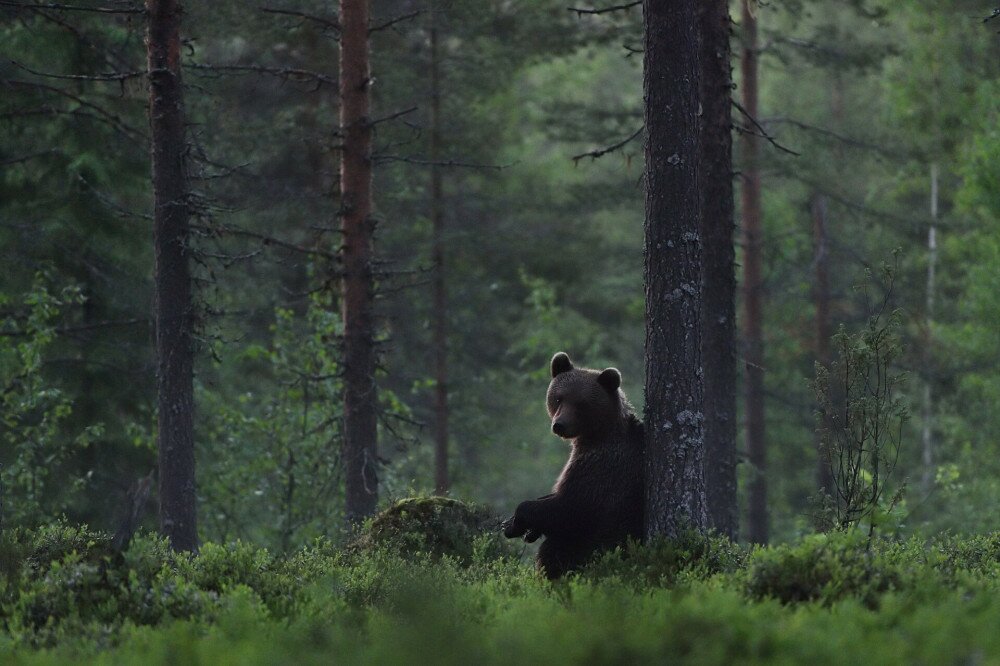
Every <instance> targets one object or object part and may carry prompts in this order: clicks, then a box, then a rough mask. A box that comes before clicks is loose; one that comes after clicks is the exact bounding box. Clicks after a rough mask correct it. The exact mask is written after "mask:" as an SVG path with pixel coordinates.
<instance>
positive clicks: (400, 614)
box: [0, 524, 1000, 666]
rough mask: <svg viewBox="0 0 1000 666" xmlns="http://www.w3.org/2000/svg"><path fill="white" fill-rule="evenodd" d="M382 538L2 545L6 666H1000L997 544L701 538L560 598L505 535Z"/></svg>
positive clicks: (599, 572) (36, 534)
mask: <svg viewBox="0 0 1000 666" xmlns="http://www.w3.org/2000/svg"><path fill="white" fill-rule="evenodd" d="M383 527H384V526H383ZM460 531H461V530H459V532H460ZM382 532H383V533H382V534H379V533H377V532H371V533H369V536H368V537H367V538H365V539H361V540H358V541H355V542H354V543H353V544H351V545H349V546H346V547H336V546H334V545H332V544H329V543H326V542H318V543H317V544H315V545H314V546H313V547H310V548H306V549H303V550H300V551H297V552H295V553H292V554H290V555H287V556H281V557H277V556H273V555H271V554H269V553H268V552H267V551H264V550H261V549H258V548H255V547H253V546H250V545H247V544H240V543H235V544H229V545H226V546H221V545H215V544H205V545H203V546H202V548H201V550H200V553H199V554H198V555H197V556H188V555H175V554H172V553H171V552H170V551H169V549H168V548H167V547H166V544H165V542H164V541H163V540H161V539H159V538H157V537H155V536H150V535H143V536H139V537H137V538H136V539H135V540H134V541H133V543H132V545H131V547H130V548H129V549H128V550H127V551H126V552H125V553H124V554H115V553H113V552H111V551H109V550H108V540H107V539H106V537H104V536H102V535H99V534H96V533H93V532H90V531H87V530H86V529H81V528H76V527H71V526H66V525H52V526H48V527H44V528H41V529H39V530H34V531H24V530H14V531H8V533H7V534H5V535H4V537H3V540H2V541H0V546H2V547H0V566H2V571H3V574H4V575H3V576H2V577H0V622H2V624H0V662H2V663H4V664H62V663H80V662H93V663H101V664H136V663H141V664H144V665H147V666H152V665H154V664H277V663H295V664H309V663H331V662H336V663H376V664H405V663H418V664H422V663H432V664H494V663H498V664H499V663H539V664H540V663H545V664H553V663H578V664H603V663H615V664H618V663H630V664H631V663H648V662H664V661H671V662H683V663H697V664H731V663H809V664H825V663H831V664H832V663H836V664H848V663H850V664H860V663H865V664H883V663H884V664H889V663H892V664H896V663H927V664H936V663H974V664H980V663H1000V632H998V631H996V628H997V627H998V626H1000V595H998V594H997V589H998V585H997V581H998V580H1000V534H992V535H985V536H978V537H971V538H966V539H958V538H944V539H939V540H934V541H926V542H924V541H918V540H909V541H905V542H900V541H895V540H892V539H876V540H874V541H872V542H870V543H869V542H868V540H867V539H866V538H865V537H864V535H862V534H860V533H838V534H828V535H813V536H809V537H805V538H803V539H802V540H800V541H799V542H797V543H795V544H786V545H780V546H774V547H768V548H758V549H753V550H747V549H745V548H743V547H741V546H737V545H734V544H732V543H730V542H728V541H727V540H725V539H721V538H705V537H699V536H694V535H692V536H689V537H685V538H683V539H681V540H679V541H674V542H666V541H664V542H660V543H656V544H653V545H649V546H643V547H639V546H635V547H631V548H629V549H626V550H625V551H624V552H616V553H612V554H609V555H608V556H606V557H604V558H603V559H601V560H600V561H598V562H596V563H595V564H594V565H592V566H591V567H589V568H588V569H587V570H586V571H585V572H584V573H583V574H582V575H580V576H574V577H572V578H570V579H568V580H563V581H559V582H557V583H554V584H553V583H549V582H547V581H545V580H543V579H542V578H541V577H540V576H539V575H538V574H537V573H536V572H535V571H534V570H533V569H532V567H531V566H530V563H526V562H523V561H522V558H521V557H519V552H520V551H511V550H510V549H509V545H508V544H506V543H504V542H502V541H501V540H500V539H499V538H497V537H496V536H495V534H493V533H484V534H481V535H480V536H477V537H474V538H472V539H468V540H466V541H464V542H462V543H457V542H455V541H449V538H450V536H455V535H456V534H457V532H455V531H454V530H452V531H450V532H449V531H448V530H445V531H440V530H439V531H434V530H430V531H428V530H427V529H426V525H425V524H424V525H418V526H417V529H416V531H411V532H409V533H407V532H405V531H398V530H396V531H393V533H392V534H391V535H390V536H387V535H386V533H385V532H386V530H383V531H382ZM373 534H374V535H375V536H372V535H373ZM456 546H457V547H456Z"/></svg>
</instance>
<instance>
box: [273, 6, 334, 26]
mask: <svg viewBox="0 0 1000 666" xmlns="http://www.w3.org/2000/svg"><path fill="white" fill-rule="evenodd" d="M260 11H262V12H265V13H267V14H283V15H285V16H295V17H297V18H300V19H303V20H306V21H312V22H313V23H319V24H320V25H321V26H323V27H324V28H329V29H330V30H334V31H336V32H340V24H339V23H338V22H337V21H335V20H333V19H328V18H324V17H322V16H315V15H313V14H307V13H305V12H297V11H293V10H290V9H272V8H270V7H261V8H260Z"/></svg>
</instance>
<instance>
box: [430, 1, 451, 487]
mask: <svg viewBox="0 0 1000 666" xmlns="http://www.w3.org/2000/svg"><path fill="white" fill-rule="evenodd" d="M436 11H437V7H436V6H434V4H433V3H432V4H431V19H430V20H431V30H430V32H431V35H430V38H431V127H430V130H431V136H430V158H431V223H432V224H433V226H434V232H433V233H434V238H433V247H432V249H431V258H432V261H433V263H434V278H433V290H434V379H435V382H434V492H436V493H437V494H438V495H446V494H447V493H448V488H449V486H450V483H449V479H448V292H447V289H446V286H445V280H444V207H443V194H442V193H443V185H442V174H441V166H440V165H439V164H438V162H439V161H440V159H441V62H440V53H439V52H438V28H437V14H436Z"/></svg>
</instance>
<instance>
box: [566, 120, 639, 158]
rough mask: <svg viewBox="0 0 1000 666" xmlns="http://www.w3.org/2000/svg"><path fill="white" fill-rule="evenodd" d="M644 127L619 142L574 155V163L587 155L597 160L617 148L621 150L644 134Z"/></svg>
mask: <svg viewBox="0 0 1000 666" xmlns="http://www.w3.org/2000/svg"><path fill="white" fill-rule="evenodd" d="M644 129H646V126H645V125H642V126H641V127H639V129H637V130H636V131H634V132H632V134H630V135H629V136H627V137H626V138H624V139H622V140H621V141H619V142H618V143H613V144H611V145H610V146H607V147H605V148H596V149H594V150H591V151H588V152H586V153H580V154H579V155H574V156H573V162H574V163H576V162H579V161H580V160H582V159H583V158H585V157H589V158H590V159H592V160H596V159H597V158H599V157H604V156H605V155H607V154H608V153H613V152H615V151H616V150H621V149H622V148H624V147H625V146H627V145H628V144H630V143H631V142H632V141H634V140H635V139H636V137H638V136H639V135H640V134H642V132H643V130H644Z"/></svg>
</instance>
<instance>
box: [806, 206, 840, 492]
mask: <svg viewBox="0 0 1000 666" xmlns="http://www.w3.org/2000/svg"><path fill="white" fill-rule="evenodd" d="M810 207H811V209H812V221H813V264H814V266H815V270H816V284H815V290H814V292H813V299H814V301H815V307H816V362H817V363H818V364H820V365H821V366H822V367H824V368H826V369H827V370H829V369H830V361H831V357H830V335H831V326H830V244H829V238H828V235H827V227H826V222H827V201H826V197H825V196H824V195H822V194H819V193H814V194H813V196H812V199H811V205H810ZM829 421H830V419H829V416H828V415H827V414H826V413H825V412H824V413H823V423H822V429H823V430H826V431H829V430H830V427H831V424H830V422H829ZM816 486H817V488H818V489H819V491H820V492H825V493H826V494H827V495H830V496H834V495H836V492H837V491H836V488H835V487H834V485H833V469H832V467H831V461H830V452H829V451H825V450H823V445H822V438H821V437H820V436H819V433H818V432H817V433H816Z"/></svg>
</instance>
